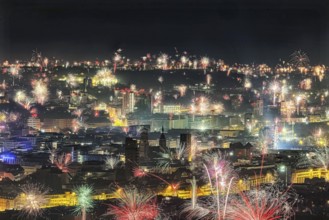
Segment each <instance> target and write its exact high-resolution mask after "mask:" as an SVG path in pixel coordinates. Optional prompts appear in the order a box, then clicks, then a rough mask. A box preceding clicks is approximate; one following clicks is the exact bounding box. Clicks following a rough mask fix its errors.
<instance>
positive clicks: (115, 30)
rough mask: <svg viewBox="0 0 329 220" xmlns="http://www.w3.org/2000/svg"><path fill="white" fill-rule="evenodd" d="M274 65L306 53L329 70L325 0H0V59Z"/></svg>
mask: <svg viewBox="0 0 329 220" xmlns="http://www.w3.org/2000/svg"><path fill="white" fill-rule="evenodd" d="M174 47H176V48H177V50H178V51H187V52H189V53H190V54H198V55H208V56H212V57H215V58H223V59H224V60H225V61H227V62H229V63H233V62H256V63H259V62H269V63H271V64H273V63H276V62H277V61H278V59H279V58H283V59H289V55H290V54H291V53H292V52H293V51H294V50H298V49H302V50H303V51H305V52H307V54H308V55H309V56H310V59H311V63H312V64H318V63H325V64H327V65H329V4H328V2H327V0H299V1H297V0H290V1H288V0H250V1H249V0H217V1H216V0H213V1H211V0H199V1H196V0H190V1H188V0H185V1H184V0H182V1H179V0H102V1H101V0H76V1H73V0H20V1H19V0H0V60H3V59H5V58H7V59H14V58H22V59H28V58H30V56H31V53H32V50H33V49H35V48H38V50H40V51H42V53H43V55H45V56H48V57H51V56H56V57H59V58H65V59H70V60H73V59H96V58H100V59H103V58H109V57H111V56H112V55H113V52H114V51H115V50H116V49H118V48H122V49H124V53H125V54H127V55H129V56H142V55H144V54H146V53H147V52H151V53H158V52H160V51H162V52H166V53H174V52H175V50H174Z"/></svg>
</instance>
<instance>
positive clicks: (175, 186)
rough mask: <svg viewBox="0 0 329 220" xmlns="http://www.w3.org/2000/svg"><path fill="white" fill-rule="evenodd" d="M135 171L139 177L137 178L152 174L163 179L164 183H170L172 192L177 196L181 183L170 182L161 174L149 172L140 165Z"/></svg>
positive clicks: (135, 174)
mask: <svg viewBox="0 0 329 220" xmlns="http://www.w3.org/2000/svg"><path fill="white" fill-rule="evenodd" d="M133 172H134V177H137V178H142V177H145V176H152V177H154V178H157V179H158V180H160V181H162V182H163V183H165V184H167V185H169V187H170V190H172V192H173V195H174V196H177V190H178V189H179V183H169V182H168V181H167V180H165V179H163V178H161V177H160V176H158V175H155V174H153V173H149V172H147V171H145V170H143V169H141V168H138V167H137V168H134V170H133Z"/></svg>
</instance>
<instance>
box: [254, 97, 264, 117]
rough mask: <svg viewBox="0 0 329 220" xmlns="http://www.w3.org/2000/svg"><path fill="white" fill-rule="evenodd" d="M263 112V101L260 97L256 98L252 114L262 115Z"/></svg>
mask: <svg viewBox="0 0 329 220" xmlns="http://www.w3.org/2000/svg"><path fill="white" fill-rule="evenodd" d="M263 113H264V102H263V100H262V99H257V100H256V102H255V103H254V114H255V115H256V116H263Z"/></svg>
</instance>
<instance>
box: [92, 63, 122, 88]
mask: <svg viewBox="0 0 329 220" xmlns="http://www.w3.org/2000/svg"><path fill="white" fill-rule="evenodd" d="M117 82H118V80H117V79H116V77H115V76H114V75H113V74H112V72H111V71H110V70H109V69H107V68H104V69H101V70H99V71H98V72H97V73H96V75H95V76H94V77H93V83H94V84H96V85H101V86H105V87H109V88H111V87H112V86H113V85H114V84H116V83H117Z"/></svg>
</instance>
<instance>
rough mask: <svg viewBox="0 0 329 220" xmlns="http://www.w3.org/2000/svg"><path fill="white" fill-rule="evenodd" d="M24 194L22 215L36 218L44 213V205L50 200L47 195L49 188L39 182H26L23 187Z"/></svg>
mask: <svg viewBox="0 0 329 220" xmlns="http://www.w3.org/2000/svg"><path fill="white" fill-rule="evenodd" d="M21 191H22V193H23V195H22V200H23V201H22V205H23V207H22V209H21V211H22V215H24V216H29V217H31V218H36V217H37V216H40V215H42V213H43V211H42V207H43V206H44V205H45V204H46V203H47V202H48V200H47V199H46V197H45V195H46V194H47V193H48V190H47V189H46V188H45V187H43V186H41V185H39V184H32V183H29V184H25V185H23V186H22V187H21Z"/></svg>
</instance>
